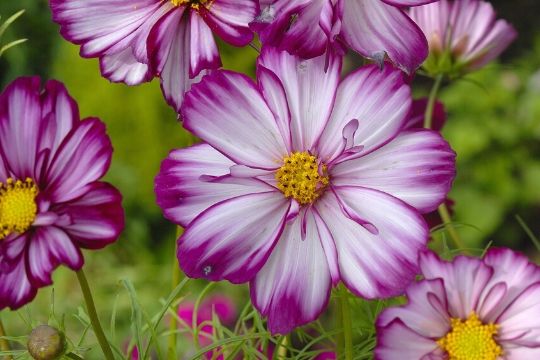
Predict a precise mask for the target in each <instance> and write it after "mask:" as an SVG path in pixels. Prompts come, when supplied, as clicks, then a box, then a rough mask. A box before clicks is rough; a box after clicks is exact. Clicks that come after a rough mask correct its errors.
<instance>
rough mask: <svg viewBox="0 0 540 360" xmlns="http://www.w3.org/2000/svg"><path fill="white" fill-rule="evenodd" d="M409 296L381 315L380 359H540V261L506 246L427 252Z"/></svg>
mask: <svg viewBox="0 0 540 360" xmlns="http://www.w3.org/2000/svg"><path fill="white" fill-rule="evenodd" d="M420 268H421V270H422V274H423V276H424V280H421V281H420V282H418V283H415V284H413V285H411V286H409V288H408V289H407V298H408V303H407V304H406V305H403V306H400V307H393V308H388V309H386V310H384V311H383V312H382V313H381V315H380V316H379V318H378V320H377V338H378V344H377V347H376V349H375V358H376V359H380V360H402V359H408V360H423V359H441V360H442V359H485V360H496V359H503V358H504V359H507V360H533V359H540V268H539V267H538V266H536V265H534V264H532V263H530V262H529V261H528V259H527V258H526V257H525V256H523V255H520V254H518V253H515V252H513V251H511V250H509V249H491V250H489V251H488V252H487V254H486V256H485V257H484V259H483V260H481V259H477V258H470V257H465V256H459V257H457V258H455V259H454V260H453V261H452V262H446V261H442V260H440V259H439V258H438V257H437V255H436V254H434V253H431V252H426V253H424V254H422V255H421V257H420Z"/></svg>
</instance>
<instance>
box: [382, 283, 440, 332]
mask: <svg viewBox="0 0 540 360" xmlns="http://www.w3.org/2000/svg"><path fill="white" fill-rule="evenodd" d="M443 281H444V280H443V279H434V280H425V281H422V282H419V283H413V284H411V285H410V286H409V287H408V288H407V291H406V294H407V299H408V303H407V304H406V305H403V306H400V307H389V308H387V309H385V310H384V311H383V312H382V313H381V314H380V315H379V317H378V318H377V326H378V327H384V326H387V325H388V324H390V323H391V322H392V321H394V320H395V319H400V320H401V321H403V323H405V324H407V327H409V328H410V329H411V330H413V331H415V332H416V333H417V334H419V335H421V336H423V337H426V338H430V339H439V338H442V337H444V336H445V335H446V333H448V331H450V315H449V314H448V312H447V306H448V304H447V300H446V293H445V289H444V283H443Z"/></svg>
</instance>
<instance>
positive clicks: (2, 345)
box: [0, 318, 13, 360]
mask: <svg viewBox="0 0 540 360" xmlns="http://www.w3.org/2000/svg"><path fill="white" fill-rule="evenodd" d="M6 335H7V334H6V330H5V329H4V324H3V323H2V318H0V350H2V351H10V350H11V348H10V346H9V342H8V341H7V340H6V339H4V338H3V337H4V336H6ZM4 359H6V360H11V359H13V357H12V356H11V355H6V356H4Z"/></svg>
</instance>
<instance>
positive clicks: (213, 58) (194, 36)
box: [186, 11, 221, 79]
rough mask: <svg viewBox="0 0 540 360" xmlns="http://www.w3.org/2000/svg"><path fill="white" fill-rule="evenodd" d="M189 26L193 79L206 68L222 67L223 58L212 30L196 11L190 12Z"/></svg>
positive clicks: (190, 71) (191, 73)
mask: <svg viewBox="0 0 540 360" xmlns="http://www.w3.org/2000/svg"><path fill="white" fill-rule="evenodd" d="M189 28H190V31H189V36H190V41H189V44H190V52H189V60H190V64H189V77H190V78H191V79H193V78H194V77H196V76H197V75H199V73H200V72H201V71H202V70H204V69H217V68H219V67H221V59H220V57H219V51H218V48H217V45H216V42H215V41H214V35H212V30H211V29H210V28H209V27H208V25H207V24H206V23H205V22H204V20H203V19H202V18H201V17H200V16H199V14H198V13H197V12H196V11H192V12H191V13H190V14H189ZM186 55H188V54H186Z"/></svg>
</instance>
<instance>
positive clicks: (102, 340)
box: [76, 269, 114, 360]
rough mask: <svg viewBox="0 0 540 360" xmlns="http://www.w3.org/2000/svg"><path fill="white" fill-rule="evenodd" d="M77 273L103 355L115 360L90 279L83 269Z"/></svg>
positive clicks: (109, 359) (108, 359)
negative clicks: (96, 304) (91, 288)
mask: <svg viewBox="0 0 540 360" xmlns="http://www.w3.org/2000/svg"><path fill="white" fill-rule="evenodd" d="M76 274H77V279H78V280H79V285H80V286H81V291H82V293H83V296H84V301H85V302H86V310H87V311H88V317H89V318H90V323H91V324H92V328H93V329H94V333H95V334H96V337H97V339H98V342H99V346H101V350H102V351H103V355H105V359H107V360H114V356H113V353H112V350H111V346H110V345H109V341H108V340H107V337H106V336H105V333H104V332H103V328H102V327H101V323H100V322H99V318H98V315H97V311H96V306H95V305H94V299H93V298H92V292H91V291H90V286H88V280H87V279H86V275H85V274H84V270H83V269H81V270H79V271H77V272H76Z"/></svg>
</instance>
